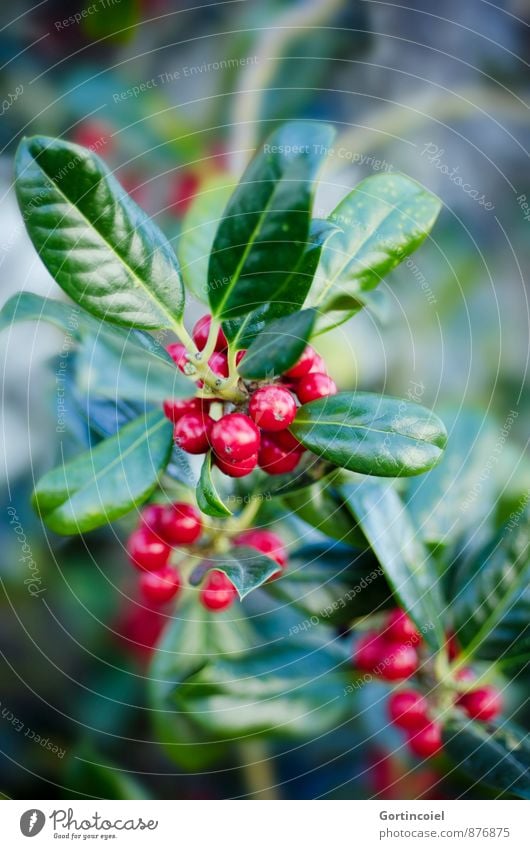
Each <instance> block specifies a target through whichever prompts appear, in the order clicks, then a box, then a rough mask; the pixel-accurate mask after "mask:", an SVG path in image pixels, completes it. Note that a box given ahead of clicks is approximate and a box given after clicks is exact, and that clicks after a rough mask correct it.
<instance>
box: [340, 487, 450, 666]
mask: <svg viewBox="0 0 530 849" xmlns="http://www.w3.org/2000/svg"><path fill="white" fill-rule="evenodd" d="M340 491H341V493H342V494H343V496H344V499H345V503H346V504H347V505H348V507H349V509H350V510H351V512H352V515H353V516H354V518H355V520H356V522H357V524H358V525H359V528H360V529H361V530H362V531H363V533H364V535H365V536H366V538H367V540H368V542H369V543H370V546H371V548H372V550H373V552H374V554H375V556H376V557H377V559H378V561H379V563H380V564H381V567H382V568H383V571H384V573H385V575H386V577H387V579H388V582H389V584H390V586H391V587H392V589H393V590H394V592H395V594H396V596H397V598H398V599H399V600H400V602H401V606H402V607H403V608H404V609H405V610H406V611H407V612H408V613H409V615H410V616H411V618H412V619H413V620H414V622H415V623H416V625H417V627H418V629H419V630H420V632H421V633H422V635H423V637H424V639H425V641H426V642H427V643H428V644H429V645H430V646H431V648H433V649H435V650H436V649H439V648H440V647H441V646H442V645H443V644H444V642H445V635H444V627H443V622H442V621H441V620H440V613H441V611H442V610H443V607H444V606H443V603H442V599H441V594H440V589H439V586H438V583H437V580H438V579H437V574H436V570H435V568H434V564H433V563H432V561H431V560H430V559H429V556H428V553H427V551H426V550H425V548H424V546H423V544H422V542H421V539H420V538H419V536H418V534H417V532H416V529H415V528H414V526H413V525H412V523H411V521H410V517H409V516H408V514H407V511H406V508H405V506H404V504H403V502H402V501H401V499H400V498H399V495H398V494H397V492H396V491H395V489H394V488H393V487H392V485H391V484H389V483H388V484H383V483H380V482H378V481H372V480H370V479H365V480H362V481H360V482H359V483H351V484H343V485H342V486H341V487H340Z"/></svg>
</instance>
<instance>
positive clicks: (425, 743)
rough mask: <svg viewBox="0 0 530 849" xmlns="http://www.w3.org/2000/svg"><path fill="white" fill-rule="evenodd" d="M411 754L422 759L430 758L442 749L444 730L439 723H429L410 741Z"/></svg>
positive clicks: (411, 737) (412, 736)
mask: <svg viewBox="0 0 530 849" xmlns="http://www.w3.org/2000/svg"><path fill="white" fill-rule="evenodd" d="M408 745H409V749H410V750H411V752H413V753H414V754H415V755H418V757H420V758H430V757H432V756H433V755H436V754H437V753H438V752H439V751H440V749H441V748H442V729H441V727H440V725H439V724H438V723H437V722H427V724H426V725H424V726H423V728H420V729H419V731H416V732H415V733H414V734H411V735H410V737H409V739H408Z"/></svg>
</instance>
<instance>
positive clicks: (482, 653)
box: [451, 508, 530, 664]
mask: <svg viewBox="0 0 530 849" xmlns="http://www.w3.org/2000/svg"><path fill="white" fill-rule="evenodd" d="M529 514H530V510H529V509H528V508H527V509H526V511H525V513H524V514H520V515H519V516H518V517H517V518H516V519H514V520H512V521H511V522H509V523H508V524H507V525H506V526H505V527H504V528H503V529H502V531H501V532H500V533H499V534H498V535H497V536H496V537H495V538H494V539H493V540H490V541H488V543H487V544H486V545H485V546H484V547H482V548H480V549H479V550H478V551H473V552H471V553H469V554H468V555H467V557H465V558H464V559H463V560H462V562H461V563H460V564H458V567H457V569H456V571H455V575H454V581H453V584H454V590H453V599H454V600H453V602H452V608H451V609H452V615H453V626H454V629H455V632H456V635H457V639H458V641H459V642H460V645H461V646H462V648H463V650H464V656H465V657H472V656H476V657H479V658H481V659H483V660H490V661H498V662H502V663H503V664H504V663H506V662H508V661H510V659H513V660H514V661H516V662H517V663H520V662H523V661H524V660H525V659H527V660H528V659H530V624H529V623H530V586H529V579H530V560H529V557H528V546H529V542H528V541H529V537H530V515H529Z"/></svg>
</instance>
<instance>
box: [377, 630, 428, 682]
mask: <svg viewBox="0 0 530 849" xmlns="http://www.w3.org/2000/svg"><path fill="white" fill-rule="evenodd" d="M384 642H385V645H386V649H385V651H384V652H383V657H382V659H381V663H382V665H381V670H380V673H379V674H380V675H381V678H384V679H385V680H386V681H400V680H401V679H402V678H409V677H410V676H411V675H414V673H415V672H416V670H417V668H418V662H419V661H418V653H417V651H416V649H415V648H413V647H412V646H407V645H401V644H400V643H389V642H388V641H387V640H385V641H384Z"/></svg>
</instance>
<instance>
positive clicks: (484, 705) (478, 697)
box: [458, 684, 502, 722]
mask: <svg viewBox="0 0 530 849" xmlns="http://www.w3.org/2000/svg"><path fill="white" fill-rule="evenodd" d="M458 704H459V705H460V707H461V708H463V709H464V710H465V712H466V713H467V715H468V716H469V717H470V718H471V719H478V720H480V721H481V722H489V720H490V719H495V717H496V716H498V715H499V714H500V713H501V711H502V696H501V694H500V693H499V691H498V690H497V689H496V688H495V687H491V686H490V685H489V684H485V685H484V687H479V688H478V689H476V690H471V691H470V692H469V693H464V695H463V696H460V698H459V699H458Z"/></svg>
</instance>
